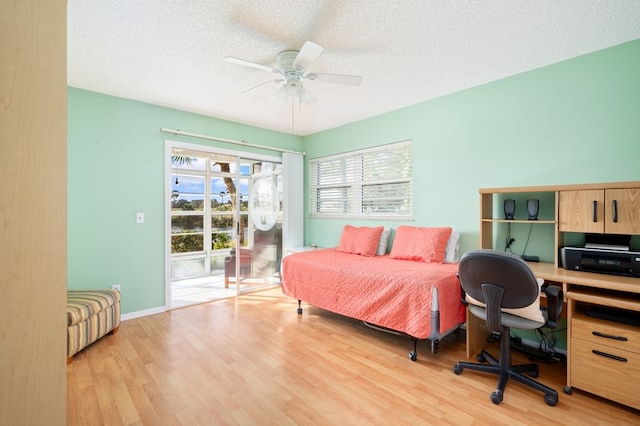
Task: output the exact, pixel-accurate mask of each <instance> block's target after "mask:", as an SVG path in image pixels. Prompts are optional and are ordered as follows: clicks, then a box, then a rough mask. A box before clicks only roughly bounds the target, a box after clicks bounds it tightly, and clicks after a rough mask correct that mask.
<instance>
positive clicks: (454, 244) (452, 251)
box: [444, 231, 460, 263]
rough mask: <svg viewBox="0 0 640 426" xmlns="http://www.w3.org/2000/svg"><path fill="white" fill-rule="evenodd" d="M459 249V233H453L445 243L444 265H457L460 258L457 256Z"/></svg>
mask: <svg viewBox="0 0 640 426" xmlns="http://www.w3.org/2000/svg"><path fill="white" fill-rule="evenodd" d="M459 249H460V232H458V231H453V232H451V236H450V237H449V240H448V241H447V248H446V250H445V252H444V263H458V261H459V260H460V256H458V250H459Z"/></svg>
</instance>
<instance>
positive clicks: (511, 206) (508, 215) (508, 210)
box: [504, 199, 516, 220]
mask: <svg viewBox="0 0 640 426" xmlns="http://www.w3.org/2000/svg"><path fill="white" fill-rule="evenodd" d="M515 212H516V200H511V199H508V200H504V218H505V219H507V220H513V215H514V214H515Z"/></svg>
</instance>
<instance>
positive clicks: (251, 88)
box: [240, 78, 283, 93]
mask: <svg viewBox="0 0 640 426" xmlns="http://www.w3.org/2000/svg"><path fill="white" fill-rule="evenodd" d="M282 81H283V80H282V79H281V78H276V79H275V80H267V81H264V82H262V83H260V84H258V85H256V86H253V87H249V88H248V89H245V90H243V91H242V92H240V93H247V92H248V91H250V90H253V89H257V88H258V87H260V86H264V85H265V84H268V83H281V82H282Z"/></svg>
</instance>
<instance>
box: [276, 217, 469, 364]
mask: <svg viewBox="0 0 640 426" xmlns="http://www.w3.org/2000/svg"><path fill="white" fill-rule="evenodd" d="M347 227H348V225H347V226H345V229H344V230H343V234H342V237H341V240H340V245H339V246H338V247H336V248H327V249H317V250H310V251H303V252H298V253H293V254H290V255H289V256H286V257H285V258H284V259H283V262H282V291H283V293H284V294H285V295H287V296H289V297H293V298H295V299H297V300H298V313H299V314H302V307H301V302H305V303H308V304H311V305H314V306H317V307H319V308H322V309H326V310H328V311H331V312H334V313H337V314H341V315H345V316H348V317H351V318H355V319H358V320H361V321H363V322H365V324H367V325H370V326H372V327H374V328H378V329H381V330H383V331H390V332H394V333H397V334H404V335H407V336H409V337H410V338H411V339H412V341H413V350H412V351H411V352H410V353H409V357H410V358H411V360H413V361H415V360H416V359H417V349H416V348H417V342H418V340H424V339H427V340H429V341H430V342H431V351H432V352H433V353H435V352H437V351H438V347H439V340H440V339H441V338H442V337H444V336H446V335H448V334H450V333H451V332H453V331H455V330H456V329H458V328H459V326H460V325H461V324H463V323H464V322H465V321H466V313H465V308H464V306H463V305H462V303H461V302H460V284H459V282H458V279H457V275H456V274H457V271H458V265H457V263H455V262H450V263H445V261H444V260H445V258H446V247H447V246H449V245H450V241H449V239H450V237H451V235H452V232H451V228H418V227H410V226H406V227H405V226H401V227H399V228H398V230H397V231H396V238H395V240H394V243H393V247H392V248H391V252H390V253H386V247H385V250H384V251H383V250H381V249H380V247H379V242H378V241H377V240H376V244H377V245H378V246H377V247H376V248H374V251H373V254H372V253H371V250H370V248H371V247H372V244H373V243H372V242H370V243H369V250H362V249H361V248H358V247H356V245H354V244H351V245H349V244H343V242H345V241H350V240H353V238H354V237H353V236H351V237H349V236H348V235H347V234H348V228H347ZM362 228H366V227H360V228H357V229H358V232H359V233H360V234H358V237H359V238H360V237H362V234H363V232H362ZM434 229H438V230H440V231H438V232H440V236H439V237H438V241H437V243H436V242H434V239H433V238H429V237H427V238H424V237H425V235H426V234H428V233H431V234H433V231H432V230H434ZM442 229H444V231H442ZM424 230H428V231H426V232H425V231H424ZM345 235H346V237H345ZM376 235H380V234H378V233H377V232H373V234H372V236H371V237H369V238H371V239H373V240H375V236H376ZM378 238H380V236H379V237H378ZM416 239H417V241H416ZM441 240H444V241H441ZM358 244H362V243H358ZM434 244H435V245H437V247H436V248H435V249H434ZM454 244H455V246H456V247H457V241H456V242H455V243H454ZM425 253H427V254H426V255H425ZM449 260H451V259H449Z"/></svg>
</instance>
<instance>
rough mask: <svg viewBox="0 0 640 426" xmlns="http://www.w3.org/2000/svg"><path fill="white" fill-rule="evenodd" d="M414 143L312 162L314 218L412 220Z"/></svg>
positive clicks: (310, 180) (395, 144) (311, 209)
mask: <svg viewBox="0 0 640 426" xmlns="http://www.w3.org/2000/svg"><path fill="white" fill-rule="evenodd" d="M411 152H412V150H411V141H403V142H397V143H394V144H389V145H384V146H379V147H375V148H369V149H366V150H360V151H352V152H349V153H345V154H338V155H332V156H328V157H322V158H315V159H311V160H309V185H310V188H309V189H310V197H309V198H310V202H311V206H310V215H311V216H321V217H359V218H402V219H406V218H411V217H412V214H413V202H412V175H413V174H412V168H411V167H412V166H411V165H412V155H411Z"/></svg>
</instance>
